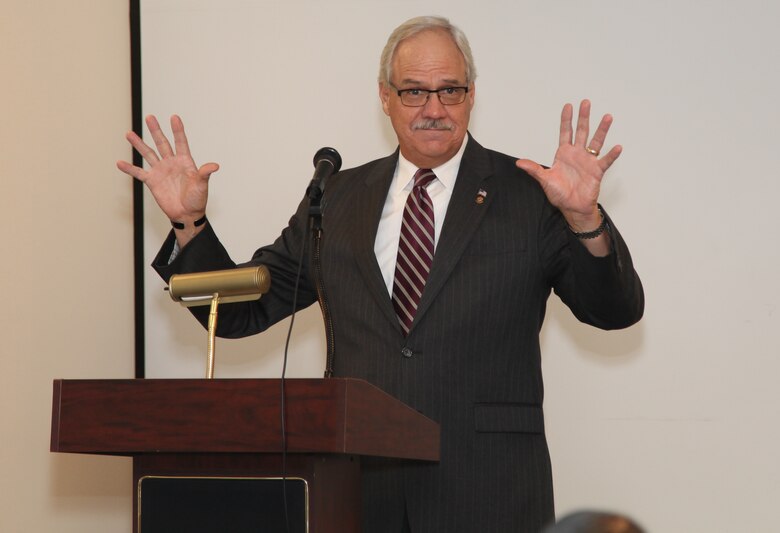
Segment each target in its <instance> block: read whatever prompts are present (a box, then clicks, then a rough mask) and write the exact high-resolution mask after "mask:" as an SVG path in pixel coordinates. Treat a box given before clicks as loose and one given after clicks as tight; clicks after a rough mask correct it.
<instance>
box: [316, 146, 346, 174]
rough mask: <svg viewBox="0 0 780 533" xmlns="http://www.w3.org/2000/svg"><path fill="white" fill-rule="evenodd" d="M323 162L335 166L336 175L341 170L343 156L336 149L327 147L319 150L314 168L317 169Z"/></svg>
mask: <svg viewBox="0 0 780 533" xmlns="http://www.w3.org/2000/svg"><path fill="white" fill-rule="evenodd" d="M323 160H324V161H328V162H329V163H330V164H331V165H333V173H334V174H335V173H336V172H338V171H339V169H340V168H341V156H340V155H339V153H338V152H337V151H336V150H335V149H334V148H329V147H327V146H326V147H324V148H320V149H319V150H317V153H316V154H314V168H317V165H318V164H319V163H320V161H323Z"/></svg>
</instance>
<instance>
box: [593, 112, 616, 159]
mask: <svg viewBox="0 0 780 533" xmlns="http://www.w3.org/2000/svg"><path fill="white" fill-rule="evenodd" d="M611 125H612V115H604V117H602V119H601V122H600V123H599V127H598V128H596V133H594V134H593V138H592V139H591V140H590V143H588V148H590V149H591V150H595V151H596V152H601V149H602V148H603V147H604V141H605V140H606V138H607V133H608V132H609V127H610V126H611Z"/></svg>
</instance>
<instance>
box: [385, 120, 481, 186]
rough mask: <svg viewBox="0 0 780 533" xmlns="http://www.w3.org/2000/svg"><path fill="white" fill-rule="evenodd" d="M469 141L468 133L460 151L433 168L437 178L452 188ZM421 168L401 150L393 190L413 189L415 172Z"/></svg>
mask: <svg viewBox="0 0 780 533" xmlns="http://www.w3.org/2000/svg"><path fill="white" fill-rule="evenodd" d="M468 141H469V136H468V134H467V135H466V136H464V137H463V143H462V144H461V145H460V149H458V152H457V153H456V154H455V155H454V156H452V158H451V159H450V160H449V161H447V162H445V163H444V164H442V165H439V166H438V167H436V168H433V169H431V170H433V173H434V174H436V179H438V180H439V182H441V184H442V185H444V186H445V187H446V188H448V189H451V188H452V187H454V186H455V179H456V178H457V177H458V169H460V162H461V160H462V159H463V152H465V151H466V144H467V143H468ZM418 169H419V167H418V166H416V165H414V164H413V163H411V162H410V161H409V160H408V159H406V158H405V157H404V156H403V154H401V152H400V151H399V152H398V165H396V168H395V177H394V180H393V190H394V191H395V192H396V193H398V192H400V191H402V190H407V191H411V190H412V184H413V181H414V174H415V172H417V170H418Z"/></svg>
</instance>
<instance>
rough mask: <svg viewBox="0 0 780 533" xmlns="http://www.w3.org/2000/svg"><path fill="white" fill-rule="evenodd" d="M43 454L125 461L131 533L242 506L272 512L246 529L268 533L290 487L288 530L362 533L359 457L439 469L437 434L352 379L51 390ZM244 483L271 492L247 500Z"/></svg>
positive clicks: (59, 386)
mask: <svg viewBox="0 0 780 533" xmlns="http://www.w3.org/2000/svg"><path fill="white" fill-rule="evenodd" d="M282 386H284V399H285V401H284V404H285V406H284V409H285V421H284V425H285V431H284V432H285V434H286V448H287V454H283V453H282V452H283V451H284V440H283V438H282V429H281V426H282V420H281V413H282V401H281V398H282ZM51 451H53V452H71V453H90V454H103V455H106V454H107V455H129V456H132V457H133V487H134V490H133V493H134V498H133V511H134V512H133V516H134V523H133V531H135V532H138V531H141V529H143V531H144V533H149V532H152V533H153V532H154V531H155V530H156V526H154V525H153V524H152V522H150V521H151V520H153V519H152V518H149V515H150V513H153V512H154V513H156V512H157V511H160V512H169V511H170V512H174V511H172V510H175V509H176V508H180V509H181V512H182V513H185V514H186V515H187V516H191V517H192V520H193V522H196V523H197V524H199V526H198V527H203V528H204V529H203V530H204V531H205V530H207V529H206V528H207V527H208V526H206V525H204V524H206V523H207V522H208V520H209V519H210V517H211V513H213V512H214V509H225V510H226V511H225V512H227V513H231V516H232V515H234V514H236V513H238V514H240V513H242V512H243V510H239V511H236V509H237V507H234V508H232V510H231V508H230V505H234V506H237V505H240V504H241V503H240V502H242V501H244V500H242V498H248V499H247V500H246V501H248V502H251V503H250V505H249V507H254V506H255V503H257V505H258V506H260V507H262V505H261V503H262V504H263V505H265V506H266V508H270V510H271V511H272V512H274V513H275V517H274V518H273V520H272V519H271V518H267V519H266V518H257V517H255V518H254V520H263V521H264V522H263V523H264V524H266V525H267V527H266V528H265V529H260V530H261V531H270V532H273V531H276V529H275V528H276V527H277V526H272V525H271V524H275V523H276V522H274V520H278V517H279V516H283V515H281V514H280V513H283V511H282V509H279V507H281V504H280V502H284V507H285V508H287V507H288V502H287V500H286V499H284V498H282V497H281V493H282V488H281V487H284V490H289V487H287V483H290V484H291V486H294V485H299V486H300V489H301V490H300V496H301V498H302V499H300V501H298V502H297V503H295V504H294V505H293V506H294V507H295V508H296V509H298V510H299V511H300V512H301V513H303V514H302V515H301V516H298V517H296V518H295V521H296V524H302V525H300V527H299V526H296V527H295V528H292V529H291V531H307V532H309V533H331V532H332V533H336V532H338V533H350V532H359V531H360V456H375V457H387V458H396V459H407V460H423V461H438V460H439V426H438V424H436V423H435V422H433V421H431V420H430V419H428V418H426V417H424V416H423V415H421V414H420V413H418V412H416V411H415V410H414V409H412V408H410V407H408V406H406V405H404V404H403V403H401V402H399V401H398V400H396V399H395V398H393V397H391V396H389V395H388V394H386V393H384V392H383V391H381V390H380V389H378V388H376V387H374V386H373V385H371V384H369V383H367V382H365V381H362V380H358V379H348V378H331V379H288V380H285V381H284V382H282V381H281V380H278V379H213V380H203V379H160V380H151V379H150V380H145V379H138V380H55V381H54V398H53V407H52V430H51ZM283 475H284V478H285V481H282V480H281V478H282V476H283ZM250 480H255V481H257V483H258V484H262V483H265V482H268V483H272V484H273V485H274V486H275V487H276V488H272V489H270V490H271V491H272V493H271V494H269V493H268V486H266V485H263V487H264V488H262V489H261V490H262V491H266V492H261V493H260V495H259V496H258V495H257V494H255V493H254V492H252V490H253V489H252V490H249V489H248V490H249V492H245V491H244V487H243V486H242V485H243V484H244V483H246V482H249V481H250ZM193 484H194V485H193ZM239 486H241V488H240V489H236V491H235V492H228V493H226V492H225V490H228V491H232V490H233V489H232V488H230V487H239ZM221 494H227V496H225V497H224V498H222V499H223V500H224V501H222V502H221V503H220V502H215V505H214V506H211V505H210V503H211V502H212V500H214V499H220V498H221V496H220V495H221ZM263 494H264V495H263ZM193 495H197V497H199V498H201V499H200V500H198V499H197V498H196V496H193ZM190 497H193V498H196V499H193V500H191V502H192V504H191V505H190V504H189V503H188V501H187V500H188V499H189V498H190ZM276 497H278V499H277V500H274V499H273V498H276ZM166 498H167V499H166ZM204 499H205V500H204ZM182 500H184V501H182ZM204 502H205V503H204ZM244 507H246V505H244ZM263 512H268V509H266V510H265V511H263ZM287 512H288V513H289V512H290V511H289V509H288V511H287ZM154 516H157V515H156V514H155V515H154ZM288 516H289V515H288ZM180 518H181V517H180ZM154 519H155V520H156V518H154ZM167 519H169V520H172V519H171V518H167ZM176 520H179V519H176ZM215 520H217V518H215ZM219 520H221V521H222V522H220V523H221V528H220V529H219V530H221V531H228V530H231V529H230V528H227V527H225V524H224V520H225V519H224V517H223V518H219ZM266 520H267V521H266ZM176 523H179V522H176ZM142 525H143V528H142V527H141V526H142ZM187 529H188V530H190V531H192V529H190V528H187ZM239 529H240V527H239V526H236V527H235V528H234V529H233V530H234V531H238V530H239ZM181 530H184V529H181ZM255 530H256V529H255ZM280 531H284V530H283V529H281V530H280Z"/></svg>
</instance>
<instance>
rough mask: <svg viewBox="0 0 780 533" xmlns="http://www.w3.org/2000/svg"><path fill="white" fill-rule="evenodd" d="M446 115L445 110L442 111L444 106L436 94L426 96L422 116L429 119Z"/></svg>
mask: <svg viewBox="0 0 780 533" xmlns="http://www.w3.org/2000/svg"><path fill="white" fill-rule="evenodd" d="M446 115H447V110H446V109H444V104H442V103H441V100H439V95H438V93H430V94H429V95H428V101H427V102H425V105H424V106H423V116H425V117H430V118H442V117H445V116H446Z"/></svg>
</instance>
